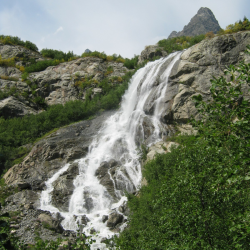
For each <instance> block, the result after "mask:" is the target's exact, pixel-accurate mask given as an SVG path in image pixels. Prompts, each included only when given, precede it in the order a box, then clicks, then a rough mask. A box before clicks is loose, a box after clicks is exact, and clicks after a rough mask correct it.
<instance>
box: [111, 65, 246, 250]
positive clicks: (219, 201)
mask: <svg viewBox="0 0 250 250" xmlns="http://www.w3.org/2000/svg"><path fill="white" fill-rule="evenodd" d="M226 74H229V75H231V81H229V82H228V81H226V79H225V77H220V78H214V79H213V80H211V82H212V87H211V95H212V100H211V102H210V103H205V102H203V101H202V98H201V96H196V97H195V98H194V100H195V102H196V106H197V109H198V110H199V112H200V114H201V116H202V119H201V121H199V122H196V121H193V124H194V125H195V126H196V128H197V130H198V134H197V135H196V136H190V137H185V138H186V140H183V141H182V142H181V145H180V146H179V147H178V148H176V149H173V150H172V152H171V153H168V154H165V155H158V156H157V157H156V159H155V160H152V161H150V162H148V163H147V164H146V166H145V167H144V168H145V170H144V176H145V178H146V179H147V182H148V185H147V186H144V187H142V188H141V190H140V194H139V195H138V196H133V195H129V196H128V199H129V202H128V204H129V207H130V209H131V215H130V218H129V226H128V228H127V229H126V230H125V231H124V232H123V233H121V235H120V237H119V238H117V239H116V243H117V246H118V247H120V248H119V249H126V250H129V249H155V250H157V249H159V250H160V249H249V245H250V158H249V155H250V144H249V139H250V126H249V120H250V105H249V101H247V100H245V99H244V98H243V97H242V89H243V87H244V86H245V85H248V86H249V85H250V84H249V83H250V64H245V63H243V62H242V63H240V64H239V65H238V66H230V68H229V69H228V70H227V71H226ZM177 138H178V137H177ZM179 138H181V137H179Z"/></svg>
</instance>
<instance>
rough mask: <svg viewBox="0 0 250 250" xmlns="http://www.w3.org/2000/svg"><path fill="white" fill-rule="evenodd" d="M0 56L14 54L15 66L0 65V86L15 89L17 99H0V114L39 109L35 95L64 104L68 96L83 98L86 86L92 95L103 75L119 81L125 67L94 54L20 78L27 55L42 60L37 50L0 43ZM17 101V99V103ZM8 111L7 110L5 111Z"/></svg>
mask: <svg viewBox="0 0 250 250" xmlns="http://www.w3.org/2000/svg"><path fill="white" fill-rule="evenodd" d="M0 56H1V57H2V59H10V58H15V62H16V66H17V67H14V66H13V67H6V66H0V90H1V91H2V92H11V91H12V92H15V94H14V95H15V97H16V98H17V99H18V100H14V99H11V101H10V100H8V101H6V100H2V101H0V114H1V112H2V115H4V114H7V113H8V114H9V116H10V117H12V116H13V115H14V116H15V115H17V116H22V115H25V114H27V113H37V112H38V111H39V110H41V109H42V107H41V106H39V105H38V104H36V103H35V102H34V98H35V97H36V96H39V97H41V98H42V99H44V100H45V103H46V104H47V105H53V104H64V103H66V102H67V101H70V100H84V99H85V94H86V92H87V91H88V89H89V90H90V91H91V93H92V96H93V95H95V94H98V93H101V92H102V88H100V87H99V86H98V84H99V83H100V82H101V81H102V80H103V79H105V78H107V79H108V81H109V83H110V84H113V85H114V84H119V83H120V82H121V76H123V75H124V74H125V73H126V72H128V69H127V68H126V67H124V66H123V63H117V62H108V61H104V60H103V59H100V58H96V57H85V58H78V59H76V60H73V61H70V62H65V63H61V64H59V65H57V66H51V67H48V68H47V69H46V70H44V71H41V72H36V73H31V74H29V77H28V79H27V80H29V81H30V82H29V81H23V80H22V79H21V75H22V72H21V71H20V69H18V67H19V66H27V65H29V61H28V60H30V59H34V60H36V61H39V60H45V58H43V57H42V56H41V55H40V54H39V53H36V52H33V51H30V50H28V49H26V48H24V47H22V46H15V45H4V44H1V43H0ZM18 101H19V102H21V104H20V105H18ZM9 111H10V112H9Z"/></svg>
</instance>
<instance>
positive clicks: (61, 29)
mask: <svg viewBox="0 0 250 250" xmlns="http://www.w3.org/2000/svg"><path fill="white" fill-rule="evenodd" d="M60 31H63V27H62V26H61V27H59V28H58V29H57V30H56V32H55V35H56V34H57V33H58V32H60Z"/></svg>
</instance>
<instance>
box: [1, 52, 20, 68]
mask: <svg viewBox="0 0 250 250" xmlns="http://www.w3.org/2000/svg"><path fill="white" fill-rule="evenodd" d="M15 65H16V63H15V58H13V57H12V58H8V59H2V56H1V55H0V66H1V67H15Z"/></svg>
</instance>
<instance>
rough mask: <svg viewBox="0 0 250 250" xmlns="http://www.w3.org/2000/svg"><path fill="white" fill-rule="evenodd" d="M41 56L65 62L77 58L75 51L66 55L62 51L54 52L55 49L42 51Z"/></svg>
mask: <svg viewBox="0 0 250 250" xmlns="http://www.w3.org/2000/svg"><path fill="white" fill-rule="evenodd" d="M41 54H42V56H43V57H48V58H51V59H58V60H62V59H63V60H64V61H69V60H71V59H72V58H75V57H76V55H74V53H73V51H69V52H68V53H65V52H63V51H60V50H53V49H42V50H41Z"/></svg>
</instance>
